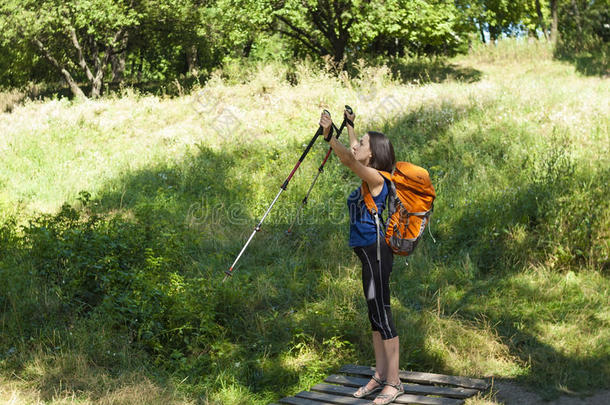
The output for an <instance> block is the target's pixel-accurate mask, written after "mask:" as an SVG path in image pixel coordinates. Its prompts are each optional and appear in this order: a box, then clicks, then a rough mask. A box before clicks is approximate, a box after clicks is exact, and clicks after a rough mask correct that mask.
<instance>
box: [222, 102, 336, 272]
mask: <svg viewBox="0 0 610 405" xmlns="http://www.w3.org/2000/svg"><path fill="white" fill-rule="evenodd" d="M324 113H325V114H328V116H329V117H330V112H328V110H324ZM322 131H323V129H322V125H320V127H319V128H318V130H317V131H316V133H315V135H314V136H313V138H311V141H309V144H308V145H307V148H305V150H304V151H303V154H302V155H301V157H300V158H299V161H298V162H297V164H296V165H295V166H294V168H293V169H292V171H291V172H290V175H288V177H287V178H286V180H285V181H284V184H282V186H281V187H280V191H279V192H278V193H277V195H276V196H275V198H274V199H273V202H272V203H271V205H270V206H269V208H267V211H266V212H265V215H263V217H262V218H261V220H260V221H259V222H258V224H257V225H256V227H254V231H252V234H251V235H250V237H249V238H248V241H247V242H246V244H245V245H244V247H243V248H242V249H241V251H240V252H239V254H238V255H237V258H235V261H234V262H233V264H232V265H231V267H229V270H227V271H225V273H226V275H225V278H224V279H223V280H222V282H223V283H224V282H225V281H226V280H227V278H229V277H230V276H232V275H233V269H234V268H235V265H236V264H237V262H238V261H239V259H240V257H241V255H242V254H243V253H244V251H245V250H246V248H247V247H248V245H249V244H250V241H251V240H252V238H254V235H255V234H256V233H257V232H258V231H260V230H261V225H262V224H263V221H264V220H265V218H266V217H267V215H268V214H269V212H270V211H271V208H272V207H273V205H274V204H275V202H276V201H277V199H278V198H279V197H280V194H282V191H284V190H286V187H288V183H289V182H290V179H292V176H293V175H294V173H295V172H296V171H297V169H298V168H299V166H300V165H301V163H302V162H303V159H305V156H307V154H308V153H309V150H310V149H311V147H312V146H313V144H314V142H315V141H316V139H318V137H319V136H320V135H322ZM331 131H332V127H331Z"/></svg>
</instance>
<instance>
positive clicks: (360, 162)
mask: <svg viewBox="0 0 610 405" xmlns="http://www.w3.org/2000/svg"><path fill="white" fill-rule="evenodd" d="M344 114H345V117H346V118H347V119H348V120H349V121H351V122H348V123H347V132H348V134H349V140H350V149H347V148H346V147H345V146H343V144H341V143H340V142H339V141H338V140H337V139H336V138H335V137H333V136H332V135H329V134H330V129H331V125H332V120H331V118H330V116H328V115H327V114H324V113H323V114H322V116H321V117H320V125H321V126H322V128H323V130H324V132H323V135H324V139H325V140H326V141H327V142H330V146H331V147H332V149H333V151H334V152H335V154H336V155H337V156H338V157H339V159H340V160H341V163H343V164H344V165H345V166H347V167H348V168H349V169H350V170H351V171H353V172H354V174H356V175H357V176H358V177H359V178H360V179H361V180H362V181H363V182H366V184H367V185H368V188H369V190H370V193H371V195H372V196H373V200H374V202H375V204H376V206H377V212H378V213H379V216H381V213H382V211H383V210H384V209H385V201H386V197H387V195H388V192H389V188H388V184H387V181H386V180H385V179H384V177H383V176H382V175H381V174H380V173H379V172H378V170H383V171H387V172H392V170H393V169H394V165H395V164H396V158H395V156H394V148H393V146H392V143H391V142H390V140H389V139H388V138H387V137H386V136H385V135H384V134H382V133H380V132H374V131H369V132H367V133H366V134H364V135H363V136H362V138H360V140H358V139H357V138H356V133H355V132H354V127H353V122H354V118H355V114H349V112H348V111H347V110H346V111H345V112H344ZM362 195H363V194H362V192H361V189H360V188H357V189H356V190H354V191H353V192H352V193H351V194H350V196H349V197H348V199H347V205H348V209H349V216H350V234H349V246H350V247H352V248H353V249H354V252H355V253H356V255H357V256H358V257H359V258H360V261H361V262H362V287H363V289H364V295H365V297H366V302H367V306H368V317H369V321H370V323H371V328H372V330H373V349H374V351H375V374H374V375H373V378H371V380H370V381H369V382H368V383H367V384H366V385H364V386H362V387H360V388H359V389H358V390H357V391H356V392H355V393H354V396H355V397H356V398H362V397H366V396H368V395H370V394H372V393H374V392H378V391H381V393H380V394H379V395H378V396H377V397H376V398H375V402H374V404H389V403H390V402H392V401H394V399H396V397H397V396H398V395H400V394H402V393H403V392H404V390H403V387H402V384H401V383H400V378H399V376H398V359H399V352H400V349H399V344H398V334H397V333H396V328H395V326H394V322H393V320H392V312H391V310H390V288H389V281H390V273H391V272H392V259H393V253H392V250H391V249H390V247H389V246H388V245H387V243H386V242H385V239H384V235H383V234H379V235H378V234H377V227H376V224H375V219H374V217H373V216H372V215H371V213H370V212H369V211H368V210H367V208H366V205H365V203H364V201H363V198H362ZM382 231H383V229H382ZM377 238H380V241H379V242H380V255H379V257H378V255H377Z"/></svg>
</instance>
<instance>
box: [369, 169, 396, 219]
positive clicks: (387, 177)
mask: <svg viewBox="0 0 610 405" xmlns="http://www.w3.org/2000/svg"><path fill="white" fill-rule="evenodd" d="M377 172H378V173H379V174H381V176H382V177H383V178H384V181H386V180H387V181H388V182H389V184H388V191H389V193H388V197H389V196H390V194H391V192H390V191H391V190H390V188H393V187H394V184H393V183H392V174H391V173H388V172H384V171H383V170H378V171H377ZM362 196H363V198H364V204H365V205H366V208H367V209H368V210H369V212H370V213H371V214H372V213H374V212H377V204H375V201H374V200H373V196H372V195H371V191H370V190H369V185H368V183H367V182H366V181H362Z"/></svg>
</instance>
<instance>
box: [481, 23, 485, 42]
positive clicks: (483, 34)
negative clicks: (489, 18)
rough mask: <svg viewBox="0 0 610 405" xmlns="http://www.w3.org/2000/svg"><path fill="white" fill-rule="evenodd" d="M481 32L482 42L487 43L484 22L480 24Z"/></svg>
mask: <svg viewBox="0 0 610 405" xmlns="http://www.w3.org/2000/svg"><path fill="white" fill-rule="evenodd" d="M479 31H480V32H481V42H483V43H485V42H486V41H485V31H484V30H483V23H482V22H479Z"/></svg>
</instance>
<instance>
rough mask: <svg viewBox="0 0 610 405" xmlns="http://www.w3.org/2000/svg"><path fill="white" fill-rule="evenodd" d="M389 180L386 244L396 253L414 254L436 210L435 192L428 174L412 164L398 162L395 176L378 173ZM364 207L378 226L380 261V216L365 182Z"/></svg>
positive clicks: (378, 253)
mask: <svg viewBox="0 0 610 405" xmlns="http://www.w3.org/2000/svg"><path fill="white" fill-rule="evenodd" d="M379 173H380V174H381V175H382V176H383V177H385V178H386V179H388V180H390V190H389V193H388V199H389V203H388V223H387V225H386V232H385V240H386V242H387V244H388V246H389V247H390V248H391V249H392V251H393V252H394V253H396V254H397V255H401V256H408V255H410V254H411V253H413V250H415V247H416V246H417V243H418V242H419V240H420V239H421V236H422V235H423V233H424V229H425V228H426V224H427V223H428V222H429V220H430V215H431V214H432V211H433V210H434V199H435V198H436V192H435V191H434V187H433V186H432V183H431V182H430V175H429V174H428V171H427V170H426V169H424V168H422V167H419V166H416V165H414V164H412V163H409V162H397V163H396V168H395V169H394V172H393V173H388V172H384V171H381V170H380V171H379ZM362 193H363V196H364V203H365V204H366V207H367V209H368V210H369V212H370V213H371V214H372V215H373V216H374V217H375V223H376V225H377V260H379V258H380V247H379V226H380V225H379V216H378V213H377V206H376V205H375V202H374V201H373V196H372V195H371V192H370V191H369V187H368V184H367V183H366V182H365V181H363V182H362Z"/></svg>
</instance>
